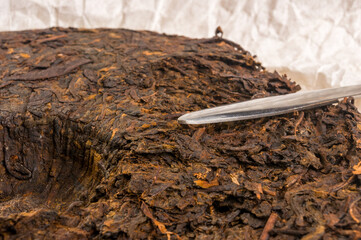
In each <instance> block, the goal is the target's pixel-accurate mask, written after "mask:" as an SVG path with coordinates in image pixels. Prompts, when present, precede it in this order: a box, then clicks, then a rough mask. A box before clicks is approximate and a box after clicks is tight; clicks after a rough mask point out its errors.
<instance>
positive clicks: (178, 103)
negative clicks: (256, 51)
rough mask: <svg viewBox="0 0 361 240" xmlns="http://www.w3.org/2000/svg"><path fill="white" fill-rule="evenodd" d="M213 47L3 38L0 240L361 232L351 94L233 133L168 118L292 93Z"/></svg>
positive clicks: (144, 36) (246, 58)
mask: <svg viewBox="0 0 361 240" xmlns="http://www.w3.org/2000/svg"><path fill="white" fill-rule="evenodd" d="M216 34H218V35H220V36H222V31H221V30H217V31H216ZM220 36H216V37H214V38H209V39H190V38H186V37H181V36H168V35H164V34H158V33H154V32H148V31H131V30H125V29H74V28H51V29H43V30H35V31H21V32H3V33H0V100H1V101H0V124H1V125H0V139H1V140H0V148H1V149H2V151H0V160H1V162H2V164H1V165H0V173H1V174H0V199H1V201H0V234H1V237H2V238H4V239H18V238H65V239H87V238H88V239H92V238H99V239H203V238H204V239H246V238H247V239H259V238H261V239H267V238H268V239H285V238H293V239H300V238H302V237H303V238H304V239H319V238H325V239H327V238H328V239H348V238H358V237H359V236H361V229H360V221H361V218H360V216H361V215H360V214H361V213H360V206H361V205H360V204H361V203H360V198H361V195H360V191H359V184H360V178H359V175H360V170H359V168H360V158H359V156H361V155H360V148H361V138H360V136H361V135H360V133H361V132H360V131H361V127H360V126H361V125H360V123H359V120H360V114H359V113H358V111H357V109H356V108H355V106H354V105H353V100H352V99H351V98H347V99H344V100H343V101H342V102H340V103H338V104H336V105H330V106H325V107H321V108H317V109H313V110H308V111H304V112H301V113H299V112H295V113H292V114H287V115H283V116H277V117H269V118H262V119H257V120H249V121H244V122H234V123H226V124H209V125H203V126H187V125H180V124H179V123H178V122H177V118H178V117H179V116H181V115H182V114H184V113H186V112H189V111H195V110H200V109H204V108H208V107H213V106H218V105H222V104H227V103H233V102H239V101H244V100H247V99H251V98H258V97H265V96H271V95H279V94H286V93H291V92H296V91H298V90H299V89H300V87H299V86H298V85H297V84H296V83H294V82H291V81H290V80H289V79H287V77H286V76H280V75H279V74H278V73H277V72H274V73H271V72H268V71H266V70H265V69H264V68H263V67H262V65H261V64H260V63H259V62H257V61H256V59H255V58H254V57H253V56H252V55H251V54H250V53H249V52H247V51H245V50H244V49H243V48H242V47H241V46H239V45H238V44H235V43H233V42H231V41H229V40H226V39H223V38H221V37H220Z"/></svg>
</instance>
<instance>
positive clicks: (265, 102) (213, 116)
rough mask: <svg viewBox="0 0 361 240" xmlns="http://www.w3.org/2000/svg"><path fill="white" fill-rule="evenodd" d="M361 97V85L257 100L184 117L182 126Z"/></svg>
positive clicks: (181, 121)
mask: <svg viewBox="0 0 361 240" xmlns="http://www.w3.org/2000/svg"><path fill="white" fill-rule="evenodd" d="M350 96H354V97H357V96H361V84H360V85H354V86H347V87H337V88H327V89H320V90H312V91H303V92H302V91H301V92H297V93H291V94H285V95H279V96H272V97H266V98H258V99H254V100H249V101H244V102H239V103H233V104H228V105H223V106H219V107H214V108H209V109H204V110H200V111H195V112H191V113H187V114H184V115H183V116H181V117H179V118H178V121H179V122H180V123H182V124H207V123H220V122H231V121H238V120H247V119H254V118H261V117H268V116H275V115H280V114H285V113H289V112H293V111H296V110H305V109H311V108H315V107H319V106H324V105H329V104H332V103H335V102H337V101H338V100H339V99H340V98H344V97H350Z"/></svg>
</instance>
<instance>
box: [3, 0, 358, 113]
mask: <svg viewBox="0 0 361 240" xmlns="http://www.w3.org/2000/svg"><path fill="white" fill-rule="evenodd" d="M52 26H62V27H69V26H71V27H81V28H98V27H108V28H130V29H136V30H152V31H158V32H164V33H167V34H178V35H185V36H189V37H198V38H203V37H212V36H213V35H214V31H215V29H216V27H217V26H221V27H222V29H223V32H224V35H223V37H224V38H227V39H230V40H233V41H235V42H237V43H239V44H240V45H241V46H243V47H244V48H245V49H247V50H249V51H250V52H251V53H252V54H256V55H257V56H258V59H259V61H261V62H262V63H263V65H264V66H265V67H266V68H268V69H270V70H273V69H274V70H277V71H278V72H280V73H282V74H283V73H286V74H287V75H288V76H289V77H290V78H291V79H292V80H294V81H296V82H298V83H299V84H301V86H302V87H303V89H318V88H325V87H331V86H345V85H353V84H361V1H351V0H350V1H347V0H334V1H316V0H299V1H291V0H269V1H267V0H257V1H254V0H147V1H145V0H143V1H142V0H134V1H129V0H128V1H126V0H124V1H119V0H108V1H99V0H74V1H62V0H54V1H46V0H0V31H9V30H11V31H13V30H24V29H34V28H47V27H52ZM360 106H361V105H360V104H359V107H360Z"/></svg>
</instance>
